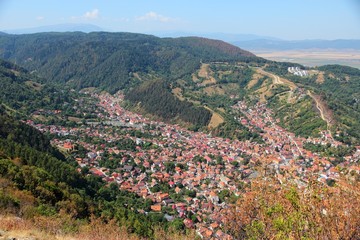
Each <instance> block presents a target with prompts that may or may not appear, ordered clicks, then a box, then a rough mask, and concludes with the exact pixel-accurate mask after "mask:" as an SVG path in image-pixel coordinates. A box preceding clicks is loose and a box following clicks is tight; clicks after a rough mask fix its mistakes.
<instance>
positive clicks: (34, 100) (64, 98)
mask: <svg viewBox="0 0 360 240" xmlns="http://www.w3.org/2000/svg"><path fill="white" fill-rule="evenodd" d="M43 83H44V79H41V78H39V77H38V76H37V75H36V74H32V73H29V72H28V71H27V70H26V69H24V68H21V67H19V66H18V65H15V64H13V63H10V62H7V61H4V60H1V59H0V84H1V88H0V103H1V104H2V105H4V106H5V108H6V110H7V111H12V112H15V114H16V115H18V116H20V115H22V116H25V115H29V114H31V113H32V112H33V111H35V110H39V109H46V110H50V109H51V110H53V109H63V110H64V109H67V108H69V103H72V99H71V97H70V96H71V94H72V93H71V92H65V91H66V89H60V87H59V85H56V84H53V83H50V84H43ZM66 105H67V106H66Z"/></svg>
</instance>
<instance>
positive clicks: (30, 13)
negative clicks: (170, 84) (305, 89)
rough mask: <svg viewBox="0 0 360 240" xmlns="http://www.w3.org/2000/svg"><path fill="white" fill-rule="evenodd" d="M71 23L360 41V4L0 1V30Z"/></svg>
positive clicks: (314, 0)
mask: <svg viewBox="0 0 360 240" xmlns="http://www.w3.org/2000/svg"><path fill="white" fill-rule="evenodd" d="M68 23H73V24H93V25H96V26H99V27H101V28H102V29H104V30H105V31H116V32H139V33H151V32H192V33H195V34H196V33H231V34H256V35H261V36H271V37H276V38H281V39H285V40H303V39H360V0H221V1H220V0H206V1H204V0H0V31H4V30H10V29H25V28H33V27H39V26H47V25H57V24H68Z"/></svg>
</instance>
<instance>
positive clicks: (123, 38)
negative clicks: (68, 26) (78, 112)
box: [0, 32, 264, 93]
mask: <svg viewBox="0 0 360 240" xmlns="http://www.w3.org/2000/svg"><path fill="white" fill-rule="evenodd" d="M0 46H1V47H0V58H4V59H6V60H10V61H13V62H16V63H17V64H19V65H20V66H23V67H26V68H27V69H29V71H36V72H37V73H38V74H39V76H41V77H44V78H46V79H47V80H49V81H52V82H57V83H62V84H63V83H67V84H69V85H70V86H72V87H76V88H78V89H80V88H84V87H90V86H91V87H100V88H103V89H105V90H107V91H109V92H111V93H114V92H116V91H117V90H119V89H124V88H129V87H131V86H133V85H134V83H136V82H134V81H131V80H132V78H131V74H130V73H133V72H145V73H151V72H156V73H157V74H160V75H162V76H163V77H166V78H167V79H170V80H171V79H178V78H180V77H181V76H184V75H186V74H191V73H192V72H194V71H195V70H196V69H197V68H198V67H199V65H200V62H201V61H251V60H255V61H264V60H263V59H260V58H257V57H255V55H253V54H252V53H250V52H247V51H244V50H241V49H240V48H237V47H234V46H232V45H230V44H227V43H224V42H221V41H217V40H209V39H204V38H196V37H189V38H178V39H171V38H164V39H161V38H157V37H154V36H150V35H143V34H133V33H105V32H98V33H89V34H85V33H79V32H78V33H39V34H29V35H2V36H0ZM129 74H130V75H129Z"/></svg>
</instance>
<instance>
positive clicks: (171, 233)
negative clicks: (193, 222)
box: [154, 227, 198, 240]
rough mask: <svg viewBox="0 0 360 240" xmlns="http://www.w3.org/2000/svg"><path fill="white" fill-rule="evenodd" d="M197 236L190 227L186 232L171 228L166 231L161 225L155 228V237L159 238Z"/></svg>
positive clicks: (186, 239)
mask: <svg viewBox="0 0 360 240" xmlns="http://www.w3.org/2000/svg"><path fill="white" fill-rule="evenodd" d="M197 238H198V236H197V235H196V232H195V231H194V230H190V229H188V231H187V233H186V234H184V233H180V232H179V231H176V230H174V229H171V228H170V229H168V230H166V231H165V230H164V229H163V228H160V227H159V228H155V230H154V239H158V240H194V239H197Z"/></svg>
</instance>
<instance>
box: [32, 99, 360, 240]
mask: <svg viewBox="0 0 360 240" xmlns="http://www.w3.org/2000/svg"><path fill="white" fill-rule="evenodd" d="M87 94H88V95H91V97H92V98H95V99H97V100H96V101H97V103H96V105H95V106H91V107H92V108H94V109H95V110H94V109H93V110H92V111H93V112H94V113H95V114H96V116H97V118H98V119H101V121H98V122H95V121H87V122H85V123H84V124H83V123H77V124H75V125H73V126H71V127H70V126H69V127H64V126H57V125H44V124H37V123H35V122H34V121H33V120H28V121H27V124H29V125H32V126H34V127H36V128H37V129H38V130H40V131H42V132H46V133H48V134H52V135H54V136H56V137H55V138H54V139H53V141H52V144H53V145H55V146H57V147H58V148H59V149H60V150H62V151H64V152H67V153H69V154H74V157H75V159H76V161H77V162H78V164H79V168H78V170H79V171H82V169H84V168H88V170H89V174H94V175H97V176H99V177H101V178H103V180H104V181H106V182H108V183H109V184H111V183H116V184H117V185H118V187H119V188H120V189H122V190H126V191H130V192H133V193H136V194H137V195H138V196H141V197H142V198H144V199H150V200H151V202H152V205H151V207H150V211H152V212H162V213H165V218H166V219H167V220H168V221H173V220H174V219H175V218H181V219H182V221H183V223H184V224H185V226H186V227H188V228H194V229H196V231H197V233H198V235H199V236H201V237H202V238H205V239H211V238H214V239H231V237H230V235H228V234H227V233H226V232H223V230H222V226H223V225H224V221H225V218H224V217H223V214H224V213H225V212H226V209H227V208H228V207H229V206H230V204H231V203H234V202H236V199H237V197H238V196H240V195H241V194H244V193H245V194H246V190H245V186H246V184H248V183H249V182H251V180H252V179H254V178H258V177H261V174H262V173H260V172H258V171H257V170H256V168H255V166H257V165H259V164H265V165H266V166H268V167H269V168H270V169H271V170H272V171H273V172H274V174H275V176H276V177H277V179H278V181H279V182H280V183H281V182H282V181H284V179H291V180H293V181H294V182H295V183H296V184H297V185H298V186H299V187H301V186H304V185H305V183H306V182H307V180H308V179H309V177H310V176H316V177H317V179H318V181H320V182H324V183H326V180H327V179H333V180H335V181H336V180H337V179H338V176H339V171H340V169H341V167H348V168H350V169H353V170H354V171H357V172H358V173H359V172H360V169H359V168H356V167H355V166H354V163H356V162H358V161H359V159H360V146H359V147H357V148H356V151H354V153H353V154H352V155H350V156H347V157H346V158H345V159H346V161H344V162H342V163H340V164H339V165H338V167H334V165H333V164H332V161H333V160H335V159H331V158H327V157H322V156H320V155H319V154H316V153H313V152H311V151H309V150H306V149H305V148H304V144H305V143H306V142H312V143H317V144H321V145H326V144H328V145H331V146H334V147H338V146H341V145H343V144H342V143H340V142H337V141H335V140H334V139H333V138H330V137H328V136H329V133H328V132H326V131H324V132H322V133H321V137H320V138H307V139H305V138H302V137H298V136H295V134H293V133H290V132H288V131H286V130H285V129H284V128H282V127H280V126H279V125H278V120H276V119H273V118H272V112H271V110H270V109H269V108H267V107H266V104H264V103H257V104H256V105H254V106H251V107H249V105H248V104H247V103H246V102H244V101H240V102H238V103H237V104H235V105H234V106H233V107H232V109H233V111H234V112H238V113H239V117H238V118H237V120H238V121H239V122H240V123H241V124H243V125H245V126H247V127H248V128H249V129H250V130H251V129H255V128H256V129H261V135H262V138H263V140H264V143H256V142H251V141H239V140H231V139H225V138H220V137H214V136H211V135H210V134H207V133H203V132H193V131H190V130H188V129H186V128H184V127H181V126H179V125H173V124H168V123H164V122H161V121H155V120H151V119H149V118H146V117H144V116H142V115H140V114H137V113H133V112H130V111H128V110H126V109H125V108H123V107H122V106H121V103H122V102H123V101H124V96H123V95H122V94H121V93H118V94H116V95H110V94H107V93H101V94H99V93H87ZM78 102H79V104H81V103H82V102H83V101H80V100H79V101H78ZM83 103H84V104H85V102H83ZM87 107H89V106H85V105H84V106H81V108H80V107H79V108H78V109H79V111H81V109H86V108H87ZM54 114H60V113H54ZM244 116H245V117H244ZM136 211H138V212H140V213H144V214H147V212H146V211H144V209H136Z"/></svg>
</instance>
